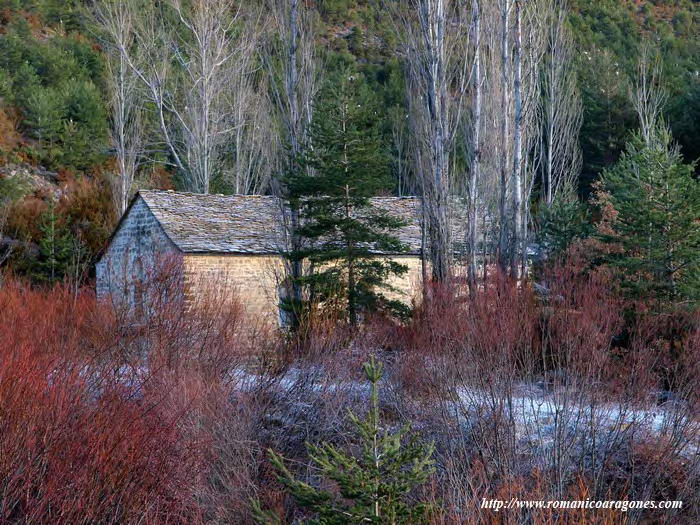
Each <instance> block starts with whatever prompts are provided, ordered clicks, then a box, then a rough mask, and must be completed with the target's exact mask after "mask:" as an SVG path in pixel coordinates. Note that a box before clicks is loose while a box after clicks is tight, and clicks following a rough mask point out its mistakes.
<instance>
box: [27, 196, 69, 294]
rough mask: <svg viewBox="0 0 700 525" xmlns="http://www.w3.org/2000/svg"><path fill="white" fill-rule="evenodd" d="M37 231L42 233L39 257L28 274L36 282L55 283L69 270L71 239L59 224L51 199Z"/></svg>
mask: <svg viewBox="0 0 700 525" xmlns="http://www.w3.org/2000/svg"><path fill="white" fill-rule="evenodd" d="M39 230H40V231H41V233H42V237H41V239H39V255H38V257H37V259H36V263H35V264H34V268H33V269H31V270H30V273H32V274H33V277H34V278H35V279H36V280H37V281H40V282H46V283H55V282H57V281H60V280H61V279H63V278H64V277H65V275H66V273H67V272H68V270H69V267H70V264H71V258H72V254H71V251H72V249H73V239H72V238H71V235H70V232H69V231H67V230H66V229H65V228H64V227H62V226H61V225H60V224H59V221H58V217H57V214H56V203H55V201H54V200H53V199H51V200H49V207H48V209H47V210H46V212H45V213H44V214H43V217H42V224H41V226H39Z"/></svg>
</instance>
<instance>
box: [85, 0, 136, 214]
mask: <svg viewBox="0 0 700 525" xmlns="http://www.w3.org/2000/svg"><path fill="white" fill-rule="evenodd" d="M93 7H94V16H95V20H96V22H97V24H98V29H99V38H100V41H101V42H102V44H103V49H104V50H105V53H106V56H107V60H106V66H107V88H108V94H109V105H110V114H111V119H110V120H111V130H110V136H111V142H112V147H113V149H114V156H115V163H116V167H115V173H114V174H113V176H112V177H111V180H110V182H111V186H112V196H113V200H114V206H115V209H116V210H117V212H118V213H119V214H120V215H121V214H122V213H124V212H125V211H126V208H127V206H128V204H129V199H130V197H131V193H132V191H133V189H134V188H133V187H134V179H135V177H136V173H137V171H138V167H139V163H140V160H141V157H142V155H143V147H144V111H143V105H142V96H141V93H140V92H139V80H138V77H137V76H136V75H135V74H134V71H133V69H132V68H131V67H129V63H128V61H127V58H126V55H125V54H124V53H122V52H121V50H122V49H128V50H129V51H130V52H131V53H133V54H134V55H135V54H137V53H138V50H137V49H135V48H134V15H133V9H132V7H131V6H130V4H129V1H128V0H127V1H115V0H106V1H103V2H99V3H96V4H94V6H93ZM133 60H134V61H135V62H140V60H139V59H138V58H137V57H136V56H134V58H133Z"/></svg>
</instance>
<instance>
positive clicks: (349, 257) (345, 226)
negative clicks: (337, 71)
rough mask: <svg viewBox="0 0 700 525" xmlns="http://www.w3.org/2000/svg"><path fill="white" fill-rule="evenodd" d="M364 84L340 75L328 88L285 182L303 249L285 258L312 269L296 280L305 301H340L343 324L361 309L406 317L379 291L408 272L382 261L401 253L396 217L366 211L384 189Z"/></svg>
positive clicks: (385, 166) (383, 160)
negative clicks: (307, 140) (300, 158)
mask: <svg viewBox="0 0 700 525" xmlns="http://www.w3.org/2000/svg"><path fill="white" fill-rule="evenodd" d="M365 86H366V85H365V84H362V83H361V82H358V81H357V80H356V78H355V77H353V76H352V75H351V74H349V73H347V72H345V73H344V74H343V75H342V76H341V79H340V81H338V82H337V83H332V84H330V83H329V84H328V86H327V87H326V88H325V90H324V92H323V93H322V96H321V102H320V103H319V105H318V107H317V109H316V112H315V120H314V122H313V124H312V129H311V147H310V149H309V151H308V152H307V153H306V155H305V158H304V159H303V161H302V164H303V166H304V169H301V170H298V171H297V172H296V173H294V174H292V175H291V176H289V177H288V181H287V187H288V188H289V193H290V195H291V199H290V200H291V201H292V206H296V207H298V209H300V211H301V217H302V221H301V222H302V224H301V226H300V228H299V231H298V232H297V233H298V234H299V236H300V237H301V238H302V239H303V241H304V242H303V244H304V247H303V248H301V249H299V250H296V251H294V252H293V253H290V254H289V258H290V259H291V260H296V261H300V260H301V261H304V262H305V263H307V265H308V266H309V267H310V269H311V271H309V272H307V273H306V275H304V276H303V277H301V278H300V280H299V284H300V285H301V286H302V287H303V289H304V290H305V292H306V293H305V296H306V297H307V298H308V301H309V303H310V304H318V303H320V302H330V303H334V304H335V303H338V302H340V303H341V304H343V305H344V306H343V307H344V309H345V310H346V313H347V318H348V320H349V321H350V323H352V324H355V323H356V322H357V321H358V319H359V317H360V315H361V314H362V313H363V312H368V311H375V310H378V309H387V310H391V311H393V312H395V313H406V312H405V310H406V308H405V306H404V305H403V304H402V303H401V302H399V301H390V300H388V299H387V298H386V297H385V296H384V295H383V294H382V293H381V291H382V289H384V290H386V289H391V287H390V286H389V284H388V282H387V281H388V279H389V278H390V277H391V276H393V275H401V274H403V273H405V272H406V271H407V268H406V267H405V266H404V265H402V264H399V263H397V262H395V261H393V260H391V259H390V258H389V257H387V256H386V255H387V254H397V253H401V252H404V251H405V249H406V248H405V246H404V245H402V243H401V242H399V240H398V239H397V238H396V237H395V236H394V235H393V234H392V232H393V230H395V229H396V228H399V227H401V226H402V225H403V222H402V221H401V220H398V219H397V218H395V217H393V216H391V215H390V214H388V213H386V212H385V211H384V210H380V209H378V208H377V207H375V206H373V205H372V203H371V200H370V197H372V196H374V195H377V194H379V193H381V192H382V191H385V190H386V189H387V188H388V187H390V186H391V180H390V176H389V159H388V156H387V153H386V151H385V150H384V149H383V147H382V144H381V139H380V130H379V123H378V121H377V112H376V102H375V99H374V96H373V94H372V93H371V92H370V91H369V90H368V89H366V87H365Z"/></svg>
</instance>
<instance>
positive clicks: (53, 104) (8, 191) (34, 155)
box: [0, 0, 700, 280]
mask: <svg viewBox="0 0 700 525" xmlns="http://www.w3.org/2000/svg"><path fill="white" fill-rule="evenodd" d="M311 4H313V5H315V6H316V8H317V13H318V17H320V18H316V15H314V21H313V26H314V32H315V35H316V36H315V42H314V47H315V51H314V52H315V54H316V55H318V56H319V57H320V63H321V64H322V66H321V67H320V68H319V69H320V76H321V77H322V78H323V82H328V83H331V84H333V83H336V84H337V83H339V82H341V81H342V77H343V75H346V74H347V73H348V71H350V72H353V73H352V74H354V75H356V78H355V81H354V85H355V86H356V89H357V91H358V92H362V93H364V94H366V96H368V97H371V98H373V99H375V101H376V104H375V107H376V112H375V114H376V120H377V121H378V122H379V129H380V134H381V144H382V148H383V149H384V150H385V153H386V155H387V158H388V159H389V161H390V168H391V172H392V178H393V183H392V184H390V186H389V187H387V189H386V191H392V192H399V193H404V194H405V193H413V192H415V191H416V189H415V183H414V182H412V181H415V177H414V174H413V173H412V170H414V169H415V168H414V167H413V163H412V161H411V158H410V155H411V153H410V151H411V147H410V137H409V133H410V131H409V129H408V123H407V112H408V109H407V104H408V102H407V96H406V88H405V86H406V83H405V81H404V72H403V68H404V65H403V64H402V52H401V51H400V49H401V46H400V42H399V40H400V37H399V36H397V25H396V23H395V22H396V21H395V20H392V16H391V11H390V10H389V9H386V6H384V7H382V6H381V5H380V4H379V2H376V1H370V0H319V1H317V2H315V3H310V4H309V5H311ZM0 12H1V18H0V24H1V29H0V31H1V34H0V97H1V98H0V100H1V102H0V130H1V138H0V162H1V163H2V167H1V168H0V177H1V178H0V198H1V199H2V202H3V209H4V210H5V211H6V212H7V213H5V214H4V219H3V224H4V226H3V230H2V231H3V232H4V233H3V235H4V236H3V253H5V255H6V258H7V260H6V261H5V264H10V265H11V266H12V267H13V268H14V269H15V270H17V271H19V272H21V273H26V274H28V275H32V276H34V277H35V278H37V279H40V280H41V279H44V278H45V275H43V273H42V270H41V268H42V257H45V254H43V252H42V241H45V240H46V239H45V235H46V234H45V230H47V229H51V231H55V232H56V235H57V237H56V239H57V241H60V242H59V244H60V243H63V244H65V245H66V246H67V245H69V244H70V245H71V246H80V247H81V251H82V253H84V261H90V260H92V259H93V258H94V257H95V254H96V253H97V252H98V251H99V250H100V248H101V246H102V245H103V243H104V241H105V239H106V237H107V235H108V233H109V231H110V228H111V226H112V225H113V224H114V221H115V218H116V217H117V216H118V214H119V212H118V211H117V210H116V209H115V208H116V207H119V205H118V202H119V201H118V198H116V197H114V195H112V194H113V193H114V189H113V188H114V185H113V184H110V177H111V174H112V173H114V171H115V162H116V160H115V156H114V154H115V149H114V148H115V144H114V142H113V141H112V140H110V130H111V129H113V128H111V122H113V115H112V116H110V115H111V113H110V107H111V105H110V104H111V100H110V97H111V93H112V91H111V90H110V88H109V85H108V84H109V82H110V80H109V76H110V71H112V70H111V69H110V67H113V66H114V65H113V64H112V66H110V64H109V63H108V60H107V57H106V50H105V46H106V43H105V38H104V33H103V29H101V28H100V27H99V24H98V23H96V22H95V19H94V16H93V14H94V5H90V4H89V3H85V2H78V1H75V0H71V1H58V0H55V1H54V0H45V1H41V0H3V1H2V2H1V5H0ZM698 17H700V7H699V6H698V5H697V3H695V2H692V1H690V0H668V1H662V0H655V1H628V0H602V1H599V0H574V1H572V2H571V4H570V13H569V15H568V19H569V23H570V25H571V28H572V30H573V37H574V39H575V47H574V49H575V53H573V55H572V56H571V57H570V58H568V59H567V60H570V61H573V62H574V64H575V73H576V78H577V85H578V89H579V90H580V95H581V102H582V107H583V121H582V127H581V132H580V138H579V140H580V145H581V148H582V169H581V176H580V179H579V183H578V185H579V191H580V194H581V195H582V196H583V197H584V198H585V197H587V196H588V194H589V192H590V188H591V183H592V182H593V181H595V180H596V179H598V178H599V176H600V174H601V172H602V170H603V169H605V168H606V167H609V166H611V165H612V164H613V163H614V162H615V161H616V160H617V158H618V156H619V155H620V152H621V151H622V150H623V148H624V146H625V143H626V142H627V141H628V140H629V139H630V137H631V134H632V132H633V131H634V130H635V129H636V128H637V127H638V122H637V116H636V112H635V109H634V107H633V104H632V102H631V98H630V90H631V87H632V83H633V82H634V78H635V74H636V70H637V64H638V57H639V54H640V49H641V43H642V42H643V41H648V42H651V43H652V44H653V47H654V50H655V51H658V52H659V53H660V56H661V61H662V67H661V71H662V73H661V75H662V77H661V83H662V84H663V86H664V89H665V90H666V92H667V100H666V102H665V104H664V107H663V114H664V117H665V121H666V122H667V123H668V125H669V126H670V129H671V132H672V135H673V137H674V140H675V141H677V143H678V144H680V146H681V153H682V154H683V155H684V157H685V159H686V161H692V160H694V159H697V158H698V157H699V156H700V150H699V149H698V148H699V146H698V141H697V136H698V132H699V128H700V74H699V72H700V36H699V33H700V31H698V23H699V22H698ZM256 31H258V30H256ZM399 32H400V29H399ZM249 60H250V61H251V64H249V67H250V68H252V69H255V68H260V67H262V66H261V61H262V60H263V59H262V58H261V57H260V56H257V55H256V54H255V53H252V54H251V56H250V58H249ZM256 64H257V65H256ZM317 73H318V72H317ZM257 76H258V77H259V75H257ZM252 82H253V83H258V85H257V86H253V87H252V92H251V96H250V97H249V99H248V104H249V107H248V108H245V110H244V111H246V112H255V111H256V108H263V107H265V106H266V105H267V104H266V103H265V102H264V100H263V99H264V98H266V97H269V96H272V95H270V94H269V93H267V94H266V93H264V92H263V91H261V89H262V88H261V85H259V82H262V81H261V80H260V78H257V79H253V80H252ZM250 87H251V86H247V87H246V86H241V89H248V88H250ZM146 109H147V110H148V108H146ZM147 113H148V115H146V117H145V118H146V122H145V123H144V124H143V126H144V127H145V130H142V132H143V135H144V136H143V138H142V141H143V144H144V145H146V148H145V149H144V153H143V155H141V156H140V157H139V159H138V167H137V168H136V179H137V181H136V184H135V185H134V187H133V188H130V191H133V189H135V188H136V187H162V188H170V187H175V188H182V189H188V185H187V183H186V181H183V179H182V173H180V170H179V169H178V167H177V165H176V163H174V162H172V160H173V159H172V158H171V157H172V154H171V153H170V152H168V151H167V148H165V147H164V145H163V143H162V140H161V139H160V138H159V137H158V136H157V134H158V132H157V126H156V125H155V122H153V119H154V118H155V116H154V114H152V113H151V112H150V110H148V111H147ZM242 122H255V126H256V129H255V130H254V132H255V133H260V134H262V135H264V134H266V133H267V134H270V135H272V134H273V133H272V131H271V128H270V126H272V124H271V123H270V122H258V121H256V120H255V118H253V117H250V115H244V116H243V117H242ZM247 131H249V130H247ZM239 135H240V134H239ZM236 140H238V141H240V140H243V141H249V142H250V141H253V142H255V143H254V144H252V145H251V144H248V146H250V147H249V148H248V149H249V152H248V153H247V157H246V158H239V157H240V156H239V155H238V154H237V153H236V148H237V146H238V143H236V142H235V141H236ZM231 141H232V142H231V144H227V145H224V149H225V150H226V151H227V153H225V155H224V156H225V157H226V159H224V160H225V164H226V165H225V166H223V165H222V166H220V168H221V169H219V170H218V172H217V173H215V174H214V176H213V177H212V189H211V191H214V192H223V193H230V192H250V191H258V192H260V191H262V192H265V191H269V186H268V183H269V180H270V178H271V177H273V176H275V175H276V173H277V172H279V170H280V166H279V165H278V164H276V163H275V162H274V161H273V157H274V156H275V155H276V153H274V152H270V151H266V150H265V145H266V144H267V147H269V148H283V147H285V146H284V145H283V144H280V143H279V141H278V140H277V139H274V140H269V141H266V140H265V139H264V138H262V139H261V137H257V136H251V137H240V136H238V137H235V138H233V137H232V138H231ZM456 155H457V157H456V160H455V162H460V161H459V157H460V155H462V154H460V153H457V154H456ZM231 170H235V171H237V172H238V173H236V175H230V174H228V175H227V173H226V172H230V171H231ZM243 172H246V173H243ZM244 179H245V180H244ZM246 181H247V182H246ZM110 188H112V189H110ZM51 196H53V197H52V198H55V200H56V202H55V203H54V205H50V204H49V201H50V200H51V198H50V197H51ZM113 203H115V204H113ZM50 224H53V225H54V226H55V228H54V227H53V226H51V228H49V225H50ZM52 242H53V241H52ZM63 251H65V252H66V253H67V249H66V250H63ZM8 252H11V253H8ZM58 252H59V253H60V252H61V250H58ZM72 253H75V252H74V251H73V252H72ZM73 258H75V255H73ZM58 259H59V260H60V261H54V262H53V263H52V264H58V266H60V267H61V268H60V271H59V272H58V274H64V273H65V272H69V271H71V270H69V267H71V268H72V271H80V272H84V271H85V270H84V269H83V270H78V269H76V268H75V264H78V262H79V261H73V262H71V261H69V260H68V256H67V255H66V256H59V257H58ZM79 259H82V256H81V257H80V258H79ZM54 275H57V274H55V273H54Z"/></svg>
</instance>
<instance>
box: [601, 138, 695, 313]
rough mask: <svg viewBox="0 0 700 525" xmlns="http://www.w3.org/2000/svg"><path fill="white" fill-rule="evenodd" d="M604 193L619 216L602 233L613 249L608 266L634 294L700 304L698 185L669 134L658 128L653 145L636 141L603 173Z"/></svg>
mask: <svg viewBox="0 0 700 525" xmlns="http://www.w3.org/2000/svg"><path fill="white" fill-rule="evenodd" d="M603 189H604V192H605V195H604V196H603V199H602V200H603V202H605V200H606V199H607V200H609V203H610V205H611V206H612V209H613V210H614V214H615V215H614V219H613V221H612V223H611V225H610V226H611V230H610V231H608V232H605V233H604V234H602V239H603V240H604V241H606V242H607V243H609V244H611V245H612V246H613V248H612V249H611V252H612V253H610V254H608V255H607V256H606V261H607V262H608V263H610V264H611V265H612V266H614V267H616V268H618V269H619V270H620V272H619V274H620V277H621V279H622V284H623V286H624V288H625V289H626V290H627V291H628V292H629V293H630V295H631V296H633V297H641V298H648V299H658V300H661V301H671V302H679V301H690V302H695V301H697V300H698V299H700V182H699V181H698V180H697V179H695V177H694V166H693V165H692V164H684V162H683V158H682V156H681V155H680V153H679V151H678V149H677V148H676V147H674V146H673V145H672V139H671V135H670V133H669V131H668V130H666V129H659V130H658V131H657V133H656V134H655V137H654V138H653V139H652V140H651V141H650V143H649V144H645V143H644V141H643V140H642V139H641V138H640V137H635V139H634V140H633V141H632V142H631V143H630V144H628V146H627V150H626V151H625V153H624V154H623V155H622V158H621V159H620V161H619V162H618V163H617V164H616V165H615V166H614V167H613V168H612V169H609V170H607V171H605V172H604V175H603ZM615 247H617V248H618V249H615Z"/></svg>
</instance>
